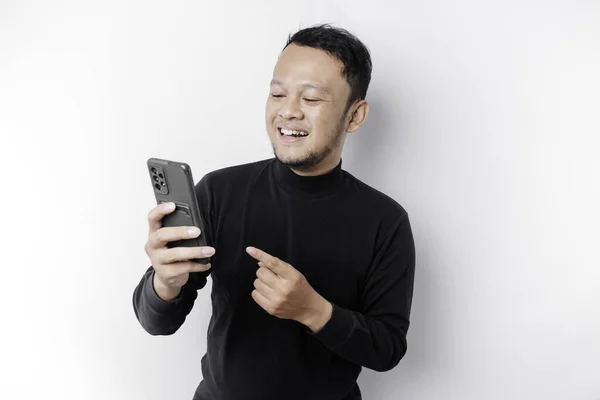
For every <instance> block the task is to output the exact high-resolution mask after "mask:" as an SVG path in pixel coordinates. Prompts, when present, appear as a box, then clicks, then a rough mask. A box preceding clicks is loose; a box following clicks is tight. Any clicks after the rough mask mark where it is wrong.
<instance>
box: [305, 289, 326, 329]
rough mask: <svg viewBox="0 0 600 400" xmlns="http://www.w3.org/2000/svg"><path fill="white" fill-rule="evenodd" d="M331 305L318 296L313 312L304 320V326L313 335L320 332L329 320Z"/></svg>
mask: <svg viewBox="0 0 600 400" xmlns="http://www.w3.org/2000/svg"><path fill="white" fill-rule="evenodd" d="M332 312H333V305H332V304H331V303H330V302H329V301H327V300H326V299H325V298H323V297H321V296H319V299H318V301H317V303H316V306H315V308H314V310H313V312H312V313H311V314H310V315H309V316H308V318H307V319H306V320H305V322H304V325H306V326H307V327H308V328H309V329H310V330H311V331H312V332H313V333H317V332H318V331H320V330H321V329H322V328H323V327H324V326H325V324H327V322H328V321H329V320H330V319H331V315H332Z"/></svg>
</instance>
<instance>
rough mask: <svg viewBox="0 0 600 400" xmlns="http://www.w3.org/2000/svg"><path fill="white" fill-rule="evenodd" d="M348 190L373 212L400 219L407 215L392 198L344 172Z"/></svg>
mask: <svg viewBox="0 0 600 400" xmlns="http://www.w3.org/2000/svg"><path fill="white" fill-rule="evenodd" d="M344 175H345V176H346V179H347V180H348V181H349V182H350V185H349V186H350V188H351V190H352V191H353V192H354V193H355V196H356V198H357V200H358V201H359V202H360V203H361V204H363V205H364V206H366V207H368V208H369V209H370V210H372V211H373V212H381V213H383V214H385V215H386V216H388V217H392V218H400V217H402V216H404V215H405V214H408V212H407V211H406V209H405V208H404V207H403V206H402V205H401V204H400V203H399V202H398V201H397V200H396V199H394V198H393V197H391V196H390V195H388V194H386V193H384V192H383V191H381V190H378V189H376V188H375V187H373V186H371V185H369V184H367V183H365V182H363V181H361V180H360V179H358V178H357V177H355V176H354V175H352V174H351V173H349V172H348V171H344Z"/></svg>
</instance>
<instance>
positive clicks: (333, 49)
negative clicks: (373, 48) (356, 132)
mask: <svg viewBox="0 0 600 400" xmlns="http://www.w3.org/2000/svg"><path fill="white" fill-rule="evenodd" d="M292 43H294V44H296V45H298V46H307V47H312V48H315V49H320V50H323V51H326V52H327V53H329V54H330V55H332V56H334V57H336V58H337V59H338V60H340V61H341V62H342V63H343V64H344V67H343V68H342V71H341V73H342V76H343V77H344V78H345V79H346V81H347V82H348V84H349V85H350V89H351V91H350V97H349V98H348V101H347V103H346V110H345V111H344V113H346V112H347V111H348V109H349V108H350V106H351V105H352V104H353V103H354V102H355V101H356V100H362V99H365V98H366V97H367V90H368V89H369V83H370V82H371V71H372V69H373V65H372V63H371V55H370V54H369V49H368V48H367V46H365V45H364V44H363V43H362V42H361V41H360V40H359V39H358V38H357V37H356V36H354V35H353V34H351V33H350V32H348V31H347V30H346V29H343V28H338V27H334V26H332V25H331V24H319V25H314V26H311V27H309V28H304V29H301V30H299V31H298V32H296V33H294V34H293V35H292V34H290V35H289V36H288V39H287V43H286V44H285V46H284V47H283V49H282V51H283V50H285V48H286V47H288V46H289V45H290V44H292Z"/></svg>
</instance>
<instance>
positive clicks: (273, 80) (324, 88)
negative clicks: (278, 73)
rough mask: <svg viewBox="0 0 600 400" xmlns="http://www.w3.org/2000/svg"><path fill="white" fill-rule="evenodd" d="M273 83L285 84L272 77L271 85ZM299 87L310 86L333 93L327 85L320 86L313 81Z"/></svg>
mask: <svg viewBox="0 0 600 400" xmlns="http://www.w3.org/2000/svg"><path fill="white" fill-rule="evenodd" d="M272 85H279V86H283V85H282V82H281V81H279V80H277V79H272V80H271V86H272ZM299 87H301V88H304V87H308V88H312V89H317V90H320V91H322V92H325V93H331V92H330V91H329V88H328V87H327V86H319V85H314V84H312V83H303V84H302V85H299Z"/></svg>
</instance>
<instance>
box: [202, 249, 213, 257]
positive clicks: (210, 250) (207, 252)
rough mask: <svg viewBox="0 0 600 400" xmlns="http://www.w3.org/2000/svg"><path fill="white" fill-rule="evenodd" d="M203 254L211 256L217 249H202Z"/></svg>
mask: <svg viewBox="0 0 600 400" xmlns="http://www.w3.org/2000/svg"><path fill="white" fill-rule="evenodd" d="M202 254H204V255H207V256H211V255H213V254H215V249H202Z"/></svg>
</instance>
